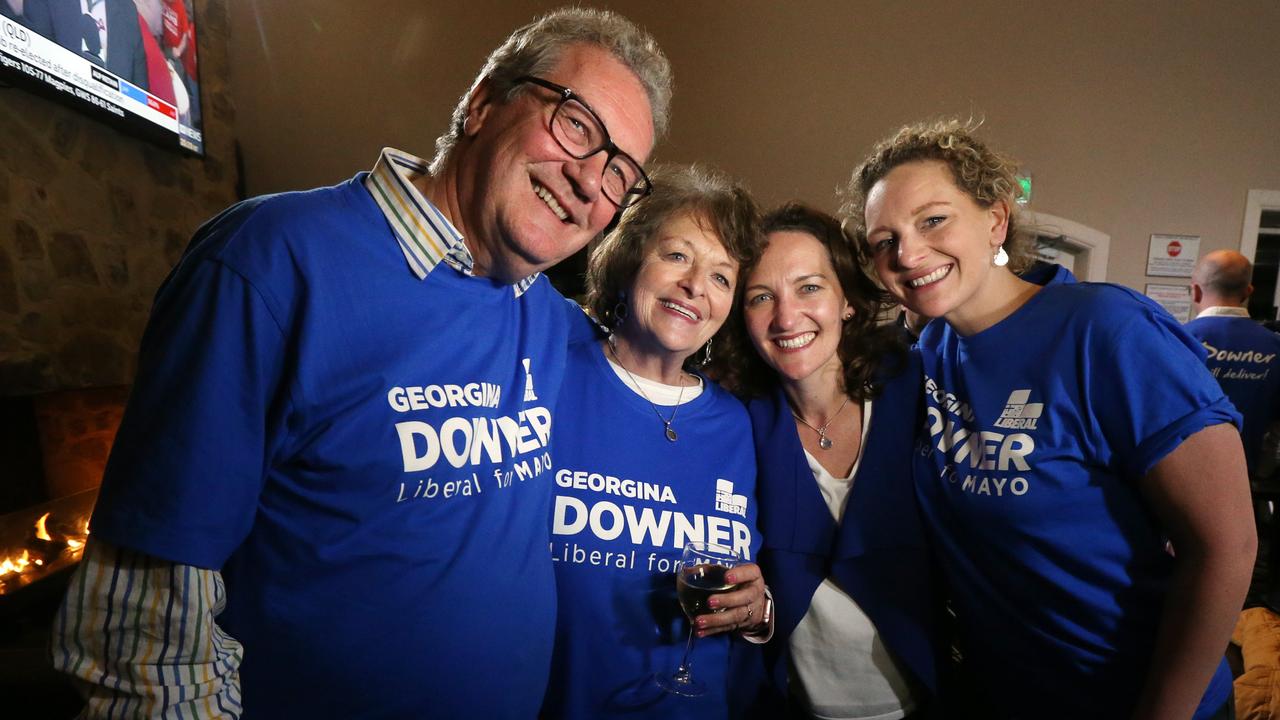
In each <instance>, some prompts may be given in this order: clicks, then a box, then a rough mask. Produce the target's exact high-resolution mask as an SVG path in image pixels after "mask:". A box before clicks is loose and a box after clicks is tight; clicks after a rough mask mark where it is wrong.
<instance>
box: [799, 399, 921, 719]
mask: <svg viewBox="0 0 1280 720" xmlns="http://www.w3.org/2000/svg"><path fill="white" fill-rule="evenodd" d="M869 427H871V402H870V401H869V400H868V401H864V402H863V404H862V443H863V445H862V446H863V447H864V448H865V447H866V442H867V429H868V428H869ZM804 454H805V457H806V458H808V460H809V469H810V470H811V471H813V478H814V480H815V481H816V482H817V483H818V489H819V490H820V491H821V492H822V498H823V500H826V502H827V507H828V508H829V509H830V510H831V516H832V517H834V518H835V520H836V523H837V524H839V523H840V522H841V520H842V519H843V517H844V508H845V502H846V500H847V499H848V497H849V489H850V488H851V487H852V486H853V478H854V476H855V475H856V474H857V472H858V465H859V464H861V462H862V459H861V455H859V459H858V462H856V463H854V466H853V469H852V470H850V471H849V477H845V478H837V477H833V476H832V475H831V473H829V472H827V469H826V468H824V467H822V463H820V462H818V460H817V458H815V457H814V456H813V455H812V454H810V453H809V451H808V450H806V451H805V453H804ZM790 647H791V683H792V686H793V687H794V689H795V691H796V692H797V694H798V695H799V696H800V697H801V699H803V700H804V701H806V702H807V704H808V706H809V712H811V713H812V714H813V716H814V717H815V718H820V720H855V719H856V720H897V718H901V717H904V716H906V714H907V713H909V712H911V710H912V709H913V708H914V706H915V703H914V701H913V700H912V697H911V687H910V685H909V683H908V681H907V679H906V676H905V675H904V674H903V673H902V672H901V671H900V670H899V669H898V666H897V661H896V660H894V659H893V658H892V657H891V656H890V655H889V652H888V650H887V649H886V648H885V646H884V643H883V642H881V640H880V636H879V633H877V632H876V629H875V626H874V625H872V624H871V619H870V618H868V617H867V616H866V614H865V613H863V612H862V609H861V608H859V607H858V604H857V603H856V602H854V600H853V598H851V597H849V594H848V593H846V592H845V591H844V590H842V589H840V587H839V586H838V585H836V583H835V580H834V579H833V578H827V579H826V580H823V581H822V584H821V585H819V586H818V589H817V590H816V591H815V592H814V594H813V600H812V601H810V603H809V611H808V612H807V613H805V616H804V617H803V618H802V619H801V620H800V624H799V625H797V626H796V629H795V632H793V633H792V634H791V645H790Z"/></svg>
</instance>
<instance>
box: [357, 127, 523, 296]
mask: <svg viewBox="0 0 1280 720" xmlns="http://www.w3.org/2000/svg"><path fill="white" fill-rule="evenodd" d="M428 172H429V170H428V167H427V162H426V161H425V160H423V159H422V158H419V157H415V156H413V155H410V154H409V153H406V152H401V151H400V150H396V149H395V148H383V149H382V154H381V155H380V156H379V157H378V162H377V164H376V165H374V166H373V170H372V171H370V172H369V175H368V176H367V177H366V178H365V181H364V185H365V187H366V188H367V189H368V190H369V194H370V195H372V196H373V200H374V202H376V203H378V207H379V208H381V209H382V214H383V215H385V216H386V217H387V222H388V223H390V225H391V229H392V230H393V231H394V232H395V235H396V241H397V242H399V243H400V250H401V252H403V253H404V259H405V260H406V261H407V262H408V263H409V269H411V270H412V271H413V274H414V275H416V276H418V278H419V279H422V278H425V277H426V276H427V273H430V272H431V271H432V270H433V269H435V267H436V265H438V264H440V263H441V262H444V263H446V264H447V265H449V266H450V267H452V268H453V269H455V270H457V271H458V272H461V273H464V274H466V275H474V274H475V272H474V265H475V259H474V258H473V257H472V255H471V251H470V250H469V249H468V248H467V245H466V243H465V242H464V241H463V238H462V234H461V233H459V232H458V229H457V228H455V227H454V226H453V223H451V222H449V219H448V218H446V217H445V216H444V213H442V212H440V209H439V208H437V207H436V206H435V205H433V204H431V201H429V200H427V199H426V198H425V197H423V196H422V193H421V192H419V191H418V188H417V187H415V186H414V184H413V181H414V180H415V179H416V178H419V177H421V176H423V175H426V174H427V173H428ZM537 279H538V274H537V273H534V274H533V275H530V276H529V277H526V278H524V279H522V280H520V281H519V282H517V283H516V284H515V286H514V288H515V292H516V297H520V296H521V295H522V294H524V291H525V290H528V289H529V286H530V285H532V284H533V283H534V281H536V280H537Z"/></svg>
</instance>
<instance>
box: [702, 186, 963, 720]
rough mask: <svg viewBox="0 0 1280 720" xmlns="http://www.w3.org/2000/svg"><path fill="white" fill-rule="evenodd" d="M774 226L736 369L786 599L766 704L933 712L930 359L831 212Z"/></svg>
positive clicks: (776, 577)
mask: <svg viewBox="0 0 1280 720" xmlns="http://www.w3.org/2000/svg"><path fill="white" fill-rule="evenodd" d="M764 229H765V231H766V233H767V241H766V243H767V244H766V247H765V250H764V252H763V253H762V255H761V256H760V258H759V261H758V262H757V263H756V264H755V265H754V266H753V267H752V268H750V269H749V271H748V273H747V275H746V279H745V281H744V283H743V284H744V287H745V294H744V297H743V302H744V313H743V314H742V316H741V318H742V320H741V321H742V322H743V323H744V324H745V335H746V336H747V337H749V342H750V345H747V344H746V342H744V343H743V344H742V345H741V346H740V347H738V348H735V351H736V352H735V354H736V355H737V357H735V358H734V360H735V361H734V362H733V363H731V365H732V367H733V372H732V376H731V377H727V378H725V382H726V384H729V385H730V386H732V387H734V388H735V389H736V390H737V391H738V392H739V393H740V394H741V395H743V396H745V397H746V398H748V410H749V413H750V416H751V421H752V428H753V434H754V439H755V445H756V455H757V465H758V468H759V477H758V480H757V495H758V499H759V524H760V530H761V533H762V535H763V546H762V548H761V551H760V565H761V567H762V568H763V569H764V572H765V576H766V577H768V578H769V579H770V583H771V585H772V590H773V593H774V597H775V599H776V606H777V615H776V629H775V635H774V638H773V640H772V641H771V642H770V643H769V644H768V645H767V646H766V648H765V656H764V658H763V662H764V665H765V667H764V669H763V670H764V672H765V673H767V675H768V677H769V680H770V682H769V683H768V684H767V688H768V690H767V691H766V693H765V695H766V696H765V697H761V698H756V699H755V701H754V702H753V704H754V705H755V706H756V707H757V709H758V710H759V711H760V715H761V716H768V717H778V716H780V715H781V714H782V710H783V708H787V709H788V710H787V711H788V712H789V713H790V714H791V715H793V716H799V717H816V718H833V719H834V718H840V719H842V720H843V719H850V720H851V719H854V718H857V719H859V720H873V719H874V720H894V719H896V718H903V717H918V716H919V714H920V713H922V712H923V710H924V709H925V707H926V705H928V704H929V702H930V698H931V697H932V695H933V694H934V691H935V689H936V686H937V675H938V671H937V663H936V659H937V657H938V652H937V650H938V644H937V637H938V632H937V631H936V630H937V628H936V625H937V623H936V615H937V613H936V612H935V611H936V608H937V607H938V603H937V602H936V595H935V592H934V589H933V586H932V571H931V564H930V557H929V553H928V549H927V547H926V545H925V543H924V540H923V532H922V528H921V526H920V518H919V516H918V514H917V510H916V501H915V496H914V494H913V490H912V482H911V474H910V473H911V456H912V453H913V452H914V450H915V445H914V437H915V432H916V429H917V428H918V427H919V426H920V423H921V418H922V416H921V414H920V411H921V402H920V398H921V390H920V388H921V384H920V367H919V363H918V361H915V360H913V359H912V358H909V357H908V356H907V354H906V353H905V351H904V349H903V348H902V347H901V345H900V341H899V340H898V338H897V337H896V332H895V330H894V329H893V328H892V327H890V326H885V327H881V326H879V325H877V322H876V319H877V315H878V314H879V311H880V309H881V307H882V305H881V303H882V299H883V297H884V296H883V294H882V292H881V291H880V290H879V289H878V288H877V287H876V286H875V285H874V284H873V283H872V282H871V281H870V280H869V279H868V278H867V276H866V275H864V274H863V273H862V272H861V270H860V269H859V267H858V264H857V262H856V260H855V258H854V254H853V250H852V247H851V246H850V244H849V243H848V242H847V241H846V240H845V238H844V237H843V234H842V233H841V231H840V227H839V224H838V223H837V222H836V221H835V220H834V219H833V218H832V217H830V216H829V215H826V214H824V213H821V212H819V211H817V210H813V209H811V208H808V207H805V206H803V205H799V204H789V205H786V206H784V207H782V208H780V209H779V210H776V211H774V212H773V213H770V214H769V215H768V216H767V217H766V219H765V224H764ZM739 334H740V335H742V333H739ZM743 672H746V670H743Z"/></svg>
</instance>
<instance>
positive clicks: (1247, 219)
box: [1240, 190, 1280, 290]
mask: <svg viewBox="0 0 1280 720" xmlns="http://www.w3.org/2000/svg"><path fill="white" fill-rule="evenodd" d="M1263 210H1280V190H1250V191H1249V199H1248V200H1247V201H1245V204H1244V229H1243V230H1242V231H1241V232H1240V254H1241V255H1244V256H1245V257H1247V258H1249V262H1253V260H1254V257H1253V256H1254V255H1255V254H1256V253H1257V252H1258V230H1259V229H1260V228H1261V226H1262V211H1263ZM1277 290H1280V288H1277Z"/></svg>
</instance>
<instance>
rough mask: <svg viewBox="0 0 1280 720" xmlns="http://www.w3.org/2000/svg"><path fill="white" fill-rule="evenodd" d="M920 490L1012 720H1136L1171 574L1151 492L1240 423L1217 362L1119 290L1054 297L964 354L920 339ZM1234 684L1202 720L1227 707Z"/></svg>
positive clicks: (951, 344) (987, 675) (941, 332)
mask: <svg viewBox="0 0 1280 720" xmlns="http://www.w3.org/2000/svg"><path fill="white" fill-rule="evenodd" d="M919 347H920V352H921V354H922V359H923V362H924V372H925V396H926V413H927V417H926V428H925V432H926V435H927V438H928V440H927V443H928V444H927V445H925V444H924V442H922V445H921V452H920V454H919V455H918V458H919V459H920V463H919V466H918V467H917V473H916V485H917V493H918V495H919V497H920V502H921V507H922V511H923V513H924V516H925V520H926V527H927V528H928V529H929V530H930V531H931V532H932V534H933V537H934V541H935V544H936V546H937V549H938V552H939V554H940V557H941V561H942V562H941V566H942V568H943V570H944V572H945V573H946V575H947V579H948V581H949V585H950V588H949V590H950V593H951V599H952V602H953V604H954V606H955V610H956V613H957V616H958V618H959V626H960V632H961V642H962V645H963V647H962V652H964V653H965V654H966V657H967V660H968V661H969V667H970V668H971V669H972V677H973V678H975V681H976V682H979V683H982V684H983V685H985V689H986V694H987V695H989V696H990V697H991V698H993V699H995V700H996V701H997V702H999V703H1000V704H1001V705H1003V710H1004V712H1006V713H1007V714H1008V715H1009V716H1010V717H1018V718H1059V717H1061V718H1086V717H1087V718H1110V717H1116V718H1120V717H1128V714H1129V713H1130V712H1131V710H1132V706H1133V704H1134V703H1135V702H1136V700H1137V696H1138V693H1139V692H1140V690H1141V688H1142V686H1143V683H1144V682H1145V679H1146V674H1147V669H1148V667H1149V665H1150V662H1151V654H1152V651H1153V648H1154V644H1155V639H1156V634H1157V630H1158V627H1159V622H1160V618H1161V612H1162V609H1163V605H1164V599H1165V594H1166V592H1167V591H1168V588H1169V580H1170V576H1171V574H1172V571H1173V562H1174V561H1173V558H1171V557H1170V556H1169V555H1168V554H1167V553H1166V552H1165V550H1164V543H1165V538H1164V536H1163V534H1162V532H1161V529H1160V527H1159V526H1158V525H1157V524H1156V519H1155V517H1154V516H1153V514H1152V512H1151V510H1150V508H1149V507H1148V506H1147V504H1146V502H1145V501H1144V500H1143V497H1142V495H1141V494H1140V491H1139V488H1138V486H1137V480H1138V479H1139V478H1141V477H1142V476H1144V475H1145V474H1146V473H1147V472H1148V471H1149V470H1150V469H1151V468H1152V467H1153V466H1154V465H1155V464H1156V463H1157V462H1159V461H1160V460H1161V459H1162V458H1164V457H1165V456H1166V455H1167V454H1168V453H1169V452H1171V451H1172V450H1173V449H1174V448H1176V447H1177V446H1178V445H1179V444H1180V443H1181V442H1182V441H1183V440H1185V439H1186V438H1187V437H1188V436H1190V435H1192V434H1193V433H1195V432H1197V431H1199V430H1201V429H1203V428H1205V427H1207V426H1210V425H1214V424H1219V423H1223V422H1234V421H1235V420H1236V419H1237V418H1238V416H1237V415H1236V414H1235V412H1234V411H1233V409H1232V408H1231V405H1230V403H1229V401H1227V399H1226V397H1225V396H1224V395H1223V394H1222V390H1221V389H1220V388H1219V387H1218V385H1217V383H1215V382H1214V380H1213V378H1212V377H1211V376H1210V375H1209V373H1208V372H1207V371H1206V370H1205V369H1204V365H1203V350H1202V349H1201V348H1200V346H1199V344H1198V343H1196V342H1195V340H1193V339H1192V338H1190V337H1189V336H1187V334H1186V333H1185V332H1183V331H1182V329H1181V328H1180V327H1179V326H1178V324H1177V323H1176V322H1175V321H1174V320H1173V318H1171V317H1170V316H1169V315H1168V313H1166V312H1165V311H1164V310H1162V309H1161V308H1159V307H1158V306H1156V305H1155V304H1154V303H1152V302H1151V301H1150V300H1148V299H1147V298H1145V297H1143V296H1141V295H1138V294H1137V293H1134V292H1133V291H1131V290H1128V289H1126V288H1122V287H1119V286H1115V285H1107V284H1098V283H1078V284H1077V283H1071V284H1053V285H1049V286H1048V287H1045V288H1044V289H1042V290H1040V291H1039V292H1038V293H1037V294H1036V295H1035V296H1033V297H1032V298H1031V299H1030V300H1029V301H1028V302H1027V303H1026V304H1025V305H1023V306H1022V307H1021V308H1019V309H1018V310H1017V311H1016V312H1014V313H1013V314H1012V315H1011V316H1009V317H1008V318H1006V319H1005V320H1003V321H1001V322H1000V323H997V324H996V325H995V326H993V327H991V328H988V329H987V330H984V331H983V332H980V333H977V334H975V335H971V336H969V337H962V336H960V335H958V334H957V333H955V332H954V331H953V330H952V329H951V328H950V326H948V325H947V324H946V323H933V324H932V325H930V326H929V327H928V328H926V330H925V332H924V335H923V336H922V337H921V342H920V345H919ZM1230 683H1231V677H1230V675H1229V674H1228V673H1227V672H1226V666H1225V664H1223V665H1222V666H1220V667H1219V671H1218V674H1217V675H1216V676H1215V677H1214V679H1213V682H1212V683H1211V684H1210V686H1209V688H1208V690H1207V691H1206V693H1205V695H1204V700H1203V703H1202V706H1201V714H1200V715H1197V717H1201V716H1202V715H1203V714H1204V713H1207V712H1212V711H1213V710H1216V709H1217V708H1218V706H1220V705H1221V703H1222V702H1223V701H1224V700H1225V698H1226V694H1227V692H1228V690H1229V688H1230Z"/></svg>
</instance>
